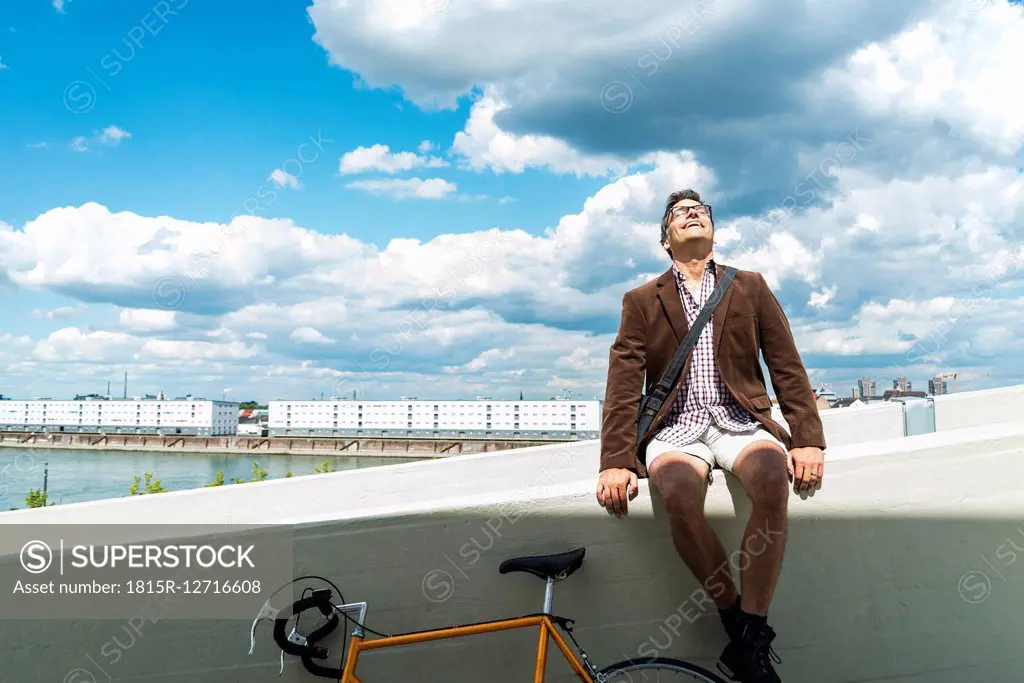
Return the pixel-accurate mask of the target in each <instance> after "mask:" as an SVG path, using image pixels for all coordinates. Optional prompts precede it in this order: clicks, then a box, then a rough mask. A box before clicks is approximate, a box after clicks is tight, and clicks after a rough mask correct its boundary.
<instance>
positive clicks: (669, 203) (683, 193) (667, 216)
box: [659, 188, 704, 254]
mask: <svg viewBox="0 0 1024 683" xmlns="http://www.w3.org/2000/svg"><path fill="white" fill-rule="evenodd" d="M684 199H690V200H693V201H695V202H700V203H701V204H703V203H704V202H702V201H701V199H700V194H699V193H698V192H697V191H696V190H691V189H689V188H687V189H685V190H676V191H675V192H673V193H672V194H670V195H669V196H668V199H666V200H665V213H664V214H662V216H661V242H659V244H665V240H666V239H668V224H669V223H671V222H672V207H673V206H675V205H676V204H678V203H679V202H681V201H682V200H684ZM669 253H670V254H671V253H672V252H669Z"/></svg>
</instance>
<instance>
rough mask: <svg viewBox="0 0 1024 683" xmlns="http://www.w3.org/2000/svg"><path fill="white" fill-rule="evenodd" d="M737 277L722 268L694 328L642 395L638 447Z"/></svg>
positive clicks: (733, 269) (727, 269) (729, 267)
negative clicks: (655, 380)
mask: <svg viewBox="0 0 1024 683" xmlns="http://www.w3.org/2000/svg"><path fill="white" fill-rule="evenodd" d="M735 276H736V269H735V268H733V267H731V266H726V267H725V272H724V273H723V275H722V278H721V279H720V280H719V281H718V284H717V285H715V289H714V291H713V292H711V298H709V299H708V302H707V303H706V304H704V307H703V308H702V309H700V314H699V315H698V316H697V319H696V320H694V321H693V326H692V327H690V329H689V331H688V332H687V333H686V336H685V337H683V341H682V343H681V344H679V348H678V349H676V354H675V356H673V357H672V362H671V363H669V364H668V367H667V368H665V373H664V374H663V375H662V376H661V380H660V381H659V382H658V384H657V385H655V387H654V389H653V390H652V391H651V392H650V393H649V394H647V395H645V396H642V397H641V399H640V410H639V412H638V413H637V429H636V442H637V445H639V444H640V442H641V441H642V440H643V438H644V437H645V436H646V435H647V430H648V429H650V428H651V423H653V422H654V416H655V415H657V414H658V411H659V410H661V406H662V405H663V404H664V403H665V400H666V399H667V398H668V395H669V394H670V393H671V392H672V387H673V386H674V385H675V383H676V380H677V379H678V378H679V373H680V372H682V370H683V366H684V365H685V364H686V357H687V356H689V355H690V352H691V351H693V347H694V346H696V345H697V339H698V338H700V333H701V332H702V331H703V330H704V326H705V325H707V323H708V320H709V319H710V318H711V314H712V313H714V311H715V308H717V307H718V304H719V302H721V300H722V297H723V296H725V291H726V290H727V289H729V285H731V284H732V280H733V278H734V277H735Z"/></svg>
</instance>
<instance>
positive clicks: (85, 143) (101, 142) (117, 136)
mask: <svg viewBox="0 0 1024 683" xmlns="http://www.w3.org/2000/svg"><path fill="white" fill-rule="evenodd" d="M131 136H132V134H131V133H129V132H128V131H126V130H123V129H121V128H118V127H117V126H107V127H106V128H104V129H103V130H101V131H100V132H99V133H97V134H95V135H93V136H92V137H86V136H84V135H79V136H78V137H76V138H75V139H74V140H72V141H71V149H73V150H75V151H76V152H88V151H90V150H91V149H93V148H94V147H95V146H101V147H116V146H117V145H119V144H121V141H122V140H126V139H128V138H130V137H131Z"/></svg>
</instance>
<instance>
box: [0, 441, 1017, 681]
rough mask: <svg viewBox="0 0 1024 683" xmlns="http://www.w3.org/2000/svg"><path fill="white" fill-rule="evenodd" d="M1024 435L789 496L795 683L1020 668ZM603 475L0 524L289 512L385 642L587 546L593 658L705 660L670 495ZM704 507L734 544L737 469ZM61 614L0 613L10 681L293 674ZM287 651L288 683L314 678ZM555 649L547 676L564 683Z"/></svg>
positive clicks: (187, 629)
mask: <svg viewBox="0 0 1024 683" xmlns="http://www.w3.org/2000/svg"><path fill="white" fill-rule="evenodd" d="M1022 437H1024V423H1017V424H1003V425H999V426H981V427H977V428H971V429H964V430H957V431H949V432H943V433H935V434H928V435H922V436H916V437H909V438H900V439H896V440H889V441H873V442H870V443H868V442H864V443H860V444H855V445H852V446H837V447H835V448H831V449H830V451H829V461H828V465H827V469H826V480H825V485H824V488H823V489H822V490H820V491H818V492H817V493H816V494H815V495H814V496H810V497H804V498H803V499H801V497H799V496H797V495H795V494H794V495H793V496H792V499H791V501H790V513H791V522H790V525H791V528H790V538H789V541H788V544H787V556H786V561H785V568H784V571H783V575H782V580H781V583H780V586H779V590H778V593H777V597H776V601H775V603H774V605H773V608H772V611H771V615H770V616H771V621H772V623H773V625H774V626H775V627H776V629H777V631H778V633H779V638H778V640H777V642H776V650H777V651H778V653H779V654H780V656H781V657H782V660H783V663H782V664H781V665H780V667H779V669H780V672H781V674H782V676H783V678H784V679H785V680H786V681H787V683H801V682H804V681H806V682H811V681H814V682H815V683H830V682H834V683H854V682H859V681H863V682H866V681H879V680H894V679H897V678H898V679H899V680H900V681H902V682H910V683H925V682H926V681H927V682H928V683H953V682H954V681H956V682H957V683H959V682H960V681H964V680H993V681H1016V680H1024V653H1022V652H1021V650H1020V647H1019V621H1020V619H1019V606H1020V605H1021V604H1024V563H1022V564H1021V565H1016V564H1015V561H1016V558H1017V555H1016V553H1015V552H1013V550H1012V548H1011V547H1010V546H1008V542H1011V541H1013V542H1015V543H1016V547H1017V548H1024V535H1022V534H1024V523H1022V520H1024V494H1022V493H1021V487H1020V482H1021V481H1022V480H1024V438H1022ZM596 469H597V444H596V443H577V444H566V445H561V444H559V445H554V446H544V447H538V448H530V449H524V450H522V451H513V452H508V451H506V452H497V453H492V454H481V455H472V456H462V457H459V458H455V459H450V460H443V461H431V462H422V463H412V464H404V465H395V466H390V467H387V468H371V469H364V470H354V471H347V472H340V473H336V474H327V475H311V476H308V477H298V478H294V479H287V480H277V481H268V482H257V483H249V484H245V485H242V486H228V487H223V488H219V489H203V490H198V491H186V492H175V493H165V494H159V495H155V496H145V497H136V498H125V499H119V500H113V501H99V502H90V503H81V504H76V505H65V506H56V507H53V508H48V509H41V510H25V511H18V512H9V513H2V514H0V523H7V524H17V523H30V524H44V523H51V524H52V523H134V524H137V525H147V524H153V523H159V522H164V523H168V522H174V523H188V522H206V523H211V524H220V523H230V522H234V523H242V522H247V523H259V522H272V523H279V524H291V525H295V547H294V554H295V571H296V573H297V574H298V573H299V572H301V573H307V572H317V573H323V574H324V575H326V576H327V577H329V578H331V579H332V580H333V581H335V582H336V583H339V585H340V586H341V588H342V590H343V591H344V595H345V598H346V599H347V600H350V601H356V600H367V601H368V602H369V603H370V611H369V614H368V617H367V622H368V624H369V626H371V627H372V628H374V629H377V630H381V631H384V632H400V631H408V630H415V629H420V628H428V627H430V626H435V625H449V624H453V623H464V622H473V621H479V620H482V619H486V618H490V617H500V616H510V615H515V614H520V613H529V612H534V611H537V610H539V609H540V607H541V598H542V583H541V582H540V581H539V580H538V579H536V578H534V577H531V576H527V575H506V576H502V575H499V574H498V573H497V566H498V564H499V563H500V562H501V560H503V559H505V558H507V557H512V556H517V555H526V554H534V553H542V552H556V551H562V550H566V549H570V548H574V547H577V546H586V547H587V559H586V561H585V563H584V567H583V569H582V570H581V571H580V572H578V573H577V574H576V575H574V576H573V577H571V578H570V579H569V580H568V581H567V582H565V583H564V584H561V585H560V586H559V588H558V590H557V591H556V595H555V610H554V611H555V612H556V613H560V614H565V615H566V616H569V617H572V618H575V619H576V620H577V629H576V636H577V638H578V639H579V640H580V642H581V643H582V644H583V645H584V647H586V648H587V649H588V651H589V653H590V654H591V656H592V657H593V658H594V659H596V660H597V661H599V662H600V663H610V662H612V661H616V660H619V659H622V658H624V657H628V656H635V655H636V654H637V653H638V652H650V651H652V650H655V649H656V650H659V651H661V652H663V653H664V654H667V655H670V656H675V657H682V658H692V659H694V660H696V661H697V662H698V663H701V664H704V665H706V666H709V667H710V666H712V665H713V661H714V659H715V658H716V657H717V655H718V654H719V652H720V650H721V648H722V646H723V644H724V643H723V634H722V631H721V627H720V624H719V622H718V620H717V616H716V615H714V613H713V611H711V610H710V609H709V608H708V605H707V604H706V603H704V602H703V601H702V598H701V594H700V593H699V592H698V593H695V591H697V590H698V586H697V584H696V581H695V580H694V579H692V577H690V575H689V573H688V571H687V570H686V569H685V568H684V567H683V565H682V564H681V562H680V561H679V560H678V558H677V557H676V555H675V552H674V550H673V548H672V544H671V542H670V540H669V537H668V529H667V521H666V519H665V515H664V508H663V504H662V501H661V500H660V498H659V497H658V495H657V493H656V491H652V490H651V489H650V488H649V487H648V486H647V485H646V484H647V482H643V485H642V486H641V490H640V494H639V496H638V498H637V499H636V500H635V501H633V503H632V505H631V508H630V515H629V516H628V517H627V518H626V519H622V520H619V519H615V518H613V517H610V516H609V515H608V514H607V513H605V512H604V511H603V510H601V509H600V508H598V506H597V505H596V503H595V501H594V483H595V472H596ZM707 510H708V514H709V516H710V517H711V519H712V521H713V525H714V526H715V528H716V529H717V530H718V531H719V532H720V534H721V535H722V537H723V541H724V542H725V544H726V547H727V549H728V550H729V551H730V552H731V551H733V550H734V549H735V548H737V544H738V541H739V535H740V533H741V529H742V526H743V522H744V521H745V515H746V514H747V512H748V511H749V507H748V504H747V501H746V498H745V496H744V494H743V492H742V490H741V489H740V488H739V486H738V485H737V482H736V481H735V480H732V479H731V478H730V479H729V480H727V479H726V478H725V477H721V476H719V477H716V482H715V484H714V485H713V486H712V487H711V490H710V491H709V495H708V501H707ZM139 530H140V533H145V530H146V527H145V526H140V527H139ZM3 559H4V558H0V560H3ZM6 559H8V560H10V559H11V558H9V557H8V558H6ZM442 572H443V573H442ZM980 572H983V573H984V574H982V573H980ZM428 577H429V579H428ZM963 577H967V578H966V579H963ZM986 578H987V581H988V582H987V583H986ZM425 586H426V590H425ZM986 591H987V592H986ZM442 598H443V599H442ZM972 601H973V602H972ZM261 603H262V601H261V600H256V601H254V604H253V614H254V615H255V612H256V611H257V610H258V608H259V606H260V604H261ZM673 615H675V616H673ZM53 616H54V617H55V618H53V619H51V620H39V621H22V620H17V621H14V620H6V621H3V622H0V638H2V639H3V641H4V644H5V645H4V647H3V648H0V679H2V680H4V681H18V683H36V682H38V683H42V682H44V681H45V682H46V683H50V682H52V681H65V682H66V683H86V682H88V681H92V680H96V681H105V680H108V678H107V677H108V676H109V679H111V680H114V681H118V682H122V681H123V682H132V681H138V682H140V683H141V682H142V681H146V682H147V683H149V682H152V681H161V682H164V681H166V682H168V683H185V682H186V681H187V682H188V683H214V682H216V683H231V682H235V681H237V682H239V683H241V682H242V681H245V682H246V683H252V681H259V680H268V681H269V680H273V679H274V678H275V676H276V673H277V656H278V652H277V649H276V646H275V645H274V643H273V641H272V639H271V637H270V633H269V631H268V630H266V629H265V626H264V627H263V628H264V630H262V631H261V633H260V637H259V639H258V645H257V649H256V653H255V655H254V656H253V657H251V658H249V657H246V655H245V653H246V652H247V650H248V626H249V624H248V622H243V621H239V620H215V621H214V620H190V621H184V620H167V621H162V622H158V623H155V624H149V623H147V624H145V625H144V627H143V628H142V633H141V635H135V636H133V637H131V638H129V635H130V634H127V633H126V632H125V630H124V629H125V628H126V626H125V624H124V623H122V622H119V621H117V620H107V621H93V622H86V621H80V620H79V621H73V620H61V619H59V618H56V616H57V615H53ZM691 620H692V623H691ZM673 629H675V632H673ZM114 637H117V638H118V639H119V641H118V642H119V643H120V644H121V646H122V647H121V648H120V649H121V655H120V658H119V661H117V662H116V663H110V662H109V661H106V660H104V659H103V658H102V656H101V655H100V654H99V653H100V652H101V651H102V648H103V646H104V644H109V643H110V642H111V641H112V639H113V638H114ZM129 642H130V643H131V644H130V645H129V646H128V647H124V646H125V644H127V643H129ZM334 642H335V641H332V642H331V643H329V644H331V645H333V644H334ZM535 643H536V639H535V636H534V634H533V633H532V632H531V633H524V632H520V633H509V634H495V635H489V636H477V637H475V638H473V639H464V640H460V641H448V642H442V643H436V644H431V645H423V646H416V647H409V648H401V649H396V650H391V651H381V652H374V653H370V654H368V655H365V658H364V659H361V664H360V668H359V671H360V674H361V676H362V678H363V680H366V681H374V680H377V681H392V680H416V681H438V682H440V681H456V682H459V681H474V682H476V681H479V680H487V681H488V683H504V682H505V681H509V682H510V683H511V682H512V681H523V680H529V671H530V670H531V666H532V663H531V662H532V660H531V657H532V652H533V648H534V647H535ZM108 651H109V650H108ZM287 661H288V665H287V667H286V671H285V676H284V677H283V679H281V680H283V681H286V682H293V681H294V682H297V681H311V680H314V679H313V678H312V677H311V676H310V675H309V674H307V673H306V672H305V671H304V670H303V669H302V668H301V665H300V664H299V663H298V662H297V661H296V660H294V659H292V658H287ZM551 661H552V663H551V665H550V666H549V672H550V675H551V678H550V679H549V680H555V681H562V680H570V679H569V678H568V677H566V676H565V675H564V674H565V673H566V671H565V668H564V665H562V664H561V663H560V662H558V660H557V658H554V657H552V659H551ZM456 662H457V664H456ZM331 664H333V665H336V664H337V660H336V659H333V660H332V662H331ZM104 665H105V666H104ZM101 666H102V667H103V672H101V671H100V670H99V668H100V667H101ZM75 670H79V671H78V672H77V673H75V676H77V678H73V679H71V680H69V679H68V675H69V674H70V673H71V672H72V671H75ZM82 671H85V672H92V674H93V678H89V677H87V676H86V674H84V673H81V672H82Z"/></svg>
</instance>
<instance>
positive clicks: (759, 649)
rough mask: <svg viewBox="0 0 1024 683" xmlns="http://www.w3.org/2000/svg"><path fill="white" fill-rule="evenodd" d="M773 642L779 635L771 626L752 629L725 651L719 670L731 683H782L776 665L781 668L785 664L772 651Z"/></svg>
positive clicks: (748, 627) (750, 627)
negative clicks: (776, 671) (738, 682)
mask: <svg viewBox="0 0 1024 683" xmlns="http://www.w3.org/2000/svg"><path fill="white" fill-rule="evenodd" d="M773 640H775V631H773V630H772V628H771V627H770V626H768V625H767V624H765V625H764V626H762V627H760V628H757V627H756V626H751V625H748V626H747V627H746V628H745V629H744V632H743V633H742V635H741V636H740V637H739V638H738V639H737V640H733V641H732V642H730V643H729V644H728V645H726V646H725V649H724V650H722V656H721V657H720V658H719V660H718V670H719V671H721V672H722V673H723V674H725V675H726V676H728V678H729V680H730V681H742V682H743V683H782V679H781V678H779V674H777V673H775V668H774V667H773V666H772V662H775V663H776V664H779V663H780V662H781V661H782V660H780V659H779V656H778V655H777V654H775V651H774V650H772V648H771V644H772V641H773Z"/></svg>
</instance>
